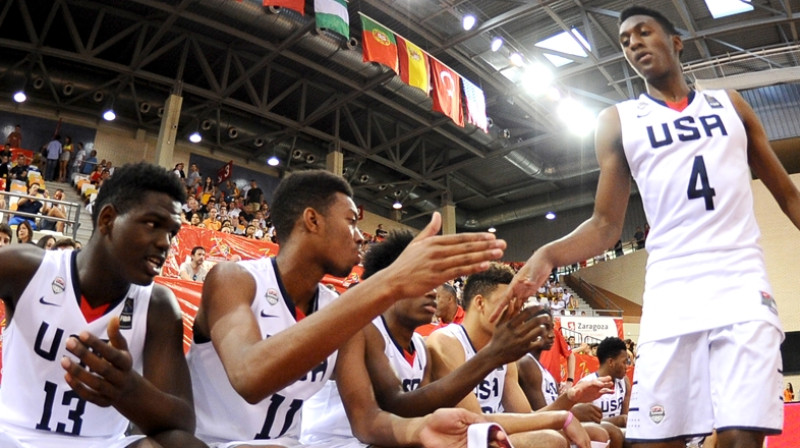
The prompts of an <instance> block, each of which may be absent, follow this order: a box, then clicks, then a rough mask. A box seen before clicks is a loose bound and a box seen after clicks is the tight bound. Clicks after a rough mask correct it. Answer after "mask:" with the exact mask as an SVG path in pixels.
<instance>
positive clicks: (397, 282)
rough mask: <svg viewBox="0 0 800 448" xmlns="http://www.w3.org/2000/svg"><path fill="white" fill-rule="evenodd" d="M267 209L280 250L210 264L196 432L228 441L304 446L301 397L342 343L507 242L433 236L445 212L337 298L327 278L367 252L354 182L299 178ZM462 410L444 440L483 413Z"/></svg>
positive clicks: (314, 386)
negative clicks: (376, 270)
mask: <svg viewBox="0 0 800 448" xmlns="http://www.w3.org/2000/svg"><path fill="white" fill-rule="evenodd" d="M271 213H272V220H273V224H274V226H275V229H276V231H277V233H278V238H279V243H280V246H281V249H280V253H279V254H278V256H277V257H276V258H264V259H260V260H254V261H245V262H240V263H222V264H218V265H217V266H216V267H214V269H212V271H211V272H210V273H209V274H208V276H207V277H206V282H205V284H204V287H203V300H202V302H201V305H200V310H199V312H198V314H197V319H196V320H195V327H194V338H195V344H194V345H193V346H192V348H191V350H190V352H189V366H190V369H191V372H192V378H193V386H194V391H195V397H196V411H197V417H198V430H197V434H198V436H199V437H200V438H201V439H203V440H206V441H208V442H213V443H217V444H220V445H221V446H238V445H241V444H245V445H273V446H284V447H291V446H296V445H298V443H299V442H298V438H299V435H300V434H299V429H300V415H301V409H302V407H303V403H304V401H305V400H306V399H308V398H310V397H311V396H312V395H314V393H316V392H317V391H318V390H319V389H321V388H322V386H323V385H324V384H325V382H326V381H327V380H328V378H329V377H330V375H331V371H332V370H333V367H334V365H335V364H336V349H337V348H339V346H341V345H342V344H343V343H344V342H345V341H347V340H348V339H349V338H350V337H351V336H353V335H354V334H355V333H356V332H357V331H359V330H360V329H361V328H363V327H364V326H365V325H367V324H369V323H370V321H371V320H372V319H373V318H374V317H376V316H377V315H378V314H380V313H381V312H382V311H384V310H385V309H386V308H388V307H389V306H390V305H391V304H392V303H394V302H395V301H396V300H399V299H401V298H404V297H413V296H418V295H422V294H424V293H425V292H426V291H429V290H431V289H433V288H434V287H436V286H438V285H440V284H442V283H443V282H444V281H445V280H448V279H450V278H453V277H456V276H457V275H461V274H463V273H465V272H475V271H479V270H482V269H486V268H487V267H488V260H491V259H494V258H499V257H500V256H502V252H503V249H504V248H505V242H503V241H500V240H495V238H494V237H493V236H492V235H491V234H458V235H447V236H434V235H435V234H436V233H437V232H438V231H439V226H440V222H441V217H440V216H439V214H438V213H437V214H434V217H433V219H432V221H431V223H430V224H429V225H428V226H427V227H426V228H425V229H423V230H422V232H421V233H420V235H418V237H417V239H415V240H414V243H412V244H411V245H410V246H409V247H408V249H407V250H406V251H405V252H404V253H403V255H402V256H400V257H399V258H398V259H397V260H396V261H395V262H394V263H393V264H392V265H391V266H390V267H389V268H387V269H385V270H383V271H381V272H379V273H377V274H375V275H374V276H373V277H371V278H370V279H368V280H366V281H364V282H362V283H361V284H359V285H358V286H356V287H354V288H352V289H350V290H349V291H347V292H345V293H344V294H343V295H342V297H341V298H339V299H336V300H334V299H335V294H334V293H332V292H331V291H330V290H329V289H327V288H326V287H324V286H322V285H320V284H319V281H320V280H321V279H322V277H323V276H324V275H325V274H331V275H334V276H340V277H344V276H346V275H348V274H349V273H350V270H351V269H352V268H353V266H354V265H355V264H356V263H358V262H359V260H360V255H359V247H360V245H361V242H362V236H361V232H360V231H359V230H358V227H357V223H358V210H357V209H356V206H355V203H354V202H353V199H352V190H351V189H350V186H349V184H348V183H347V182H346V181H345V180H344V179H342V178H341V177H338V176H335V175H333V174H331V173H328V172H325V171H305V172H300V173H295V174H292V175H290V176H289V177H287V178H285V179H283V180H282V181H281V183H280V185H278V188H277V189H276V190H275V193H274V199H273V203H272V208H271ZM454 412H458V411H454ZM457 415H459V416H460V417H459V418H457V419H456V418H454V419H452V421H451V422H449V423H451V424H452V425H453V427H451V428H445V429H449V430H452V431H453V432H454V433H456V434H455V437H456V439H454V440H450V439H447V438H446V437H445V436H447V435H446V434H443V433H441V432H439V433H438V434H437V435H439V436H441V438H442V439H441V440H438V442H439V445H440V446H447V445H448V444H450V443H453V442H454V441H455V440H458V439H457V437H458V436H459V435H460V436H462V437H463V438H464V440H465V436H466V426H464V425H463V422H464V421H466V420H468V419H473V420H477V419H478V417H477V416H474V415H472V414H469V413H463V414H457ZM386 423H387V424H388V425H390V426H391V425H392V424H396V425H398V428H399V429H396V430H394V433H395V434H396V435H397V436H403V437H405V438H401V439H400V440H398V441H397V444H400V445H408V444H420V443H421V442H422V441H421V440H420V438H419V434H418V433H419V431H412V430H409V429H410V428H417V429H419V428H422V427H427V428H430V425H428V423H430V422H429V421H428V420H425V421H423V420H422V419H416V420H414V421H411V422H409V421H397V420H392V419H389V421H387V422H386ZM401 426H402V427H401ZM439 429H440V430H441V428H439ZM459 431H461V433H459Z"/></svg>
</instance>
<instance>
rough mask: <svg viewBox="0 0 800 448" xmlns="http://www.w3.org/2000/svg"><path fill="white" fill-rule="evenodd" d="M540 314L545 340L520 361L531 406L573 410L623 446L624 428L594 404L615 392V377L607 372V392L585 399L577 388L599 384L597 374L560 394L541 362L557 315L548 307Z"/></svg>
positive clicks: (521, 380)
mask: <svg viewBox="0 0 800 448" xmlns="http://www.w3.org/2000/svg"><path fill="white" fill-rule="evenodd" d="M537 317H540V318H543V319H544V326H545V328H546V332H545V334H544V336H543V337H542V339H541V340H539V341H537V342H536V343H534V344H533V345H531V350H530V352H529V353H528V354H527V355H526V356H524V357H522V358H521V359H520V360H519V361H517V370H518V373H519V385H520V387H521V388H522V392H523V393H524V394H525V397H526V398H527V399H528V403H530V405H531V408H532V409H533V410H535V411H538V410H540V409H541V410H551V411H555V410H568V411H572V413H573V414H575V418H577V419H578V420H580V421H581V422H583V426H584V428H586V430H587V431H588V432H589V434H593V433H595V432H596V431H597V430H598V429H599V428H600V427H601V426H602V430H604V431H605V432H606V433H608V435H609V437H610V438H611V444H610V446H611V447H612V448H619V447H622V444H623V441H624V438H625V436H624V434H623V433H622V431H620V429H619V428H618V427H616V426H615V425H613V424H612V423H609V422H602V418H603V413H602V411H601V410H600V408H599V407H597V406H595V405H594V404H592V403H593V402H596V401H597V400H603V399H604V398H605V397H606V396H607V395H606V394H608V393H612V389H611V388H612V387H613V386H614V383H613V382H612V378H611V376H607V375H603V376H602V377H601V378H599V379H600V380H601V381H602V383H603V385H604V386H605V389H603V392H604V394H603V395H598V396H586V395H585V394H582V396H581V397H580V398H581V399H576V397H577V396H578V395H577V394H576V393H575V392H576V390H581V389H583V387H584V386H586V385H587V384H590V383H595V382H596V381H597V380H598V376H597V375H594V376H593V377H592V378H591V380H586V381H583V382H580V383H578V384H577V385H576V386H574V387H570V388H568V389H567V391H566V392H565V393H562V394H560V395H559V393H558V383H556V380H555V378H553V375H552V374H551V373H550V371H549V370H547V369H546V368H545V367H544V366H543V365H542V363H541V362H540V357H541V355H542V352H544V351H546V350H550V349H551V348H552V347H553V344H554V342H555V340H556V333H555V332H554V331H553V316H552V315H551V314H550V310H549V308H545V309H543V310H541V311H540V312H539V316H537ZM623 375H624V372H623Z"/></svg>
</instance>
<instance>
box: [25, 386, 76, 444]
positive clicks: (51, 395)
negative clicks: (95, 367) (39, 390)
mask: <svg viewBox="0 0 800 448" xmlns="http://www.w3.org/2000/svg"><path fill="white" fill-rule="evenodd" d="M57 391H58V385H56V384H55V383H51V382H50V381H46V382H45V383H44V393H45V398H44V409H42V419H41V420H39V423H38V424H37V425H36V429H40V430H44V431H52V429H51V428H50V417H51V416H52V415H53V404H54V402H55V401H56V392H57ZM72 400H76V401H77V403H76V404H75V407H74V408H72V409H70V411H69V413H67V418H69V419H70V420H72V429H71V430H70V431H67V425H66V424H64V423H57V424H56V432H60V433H62V434H72V435H75V436H79V435H80V434H81V425H82V424H83V419H81V417H82V416H83V411H84V410H85V409H86V400H84V399H82V398H81V397H79V396H78V394H77V393H75V391H74V390H68V391H65V392H64V395H63V396H62V398H61V404H62V405H63V406H69V405H70V404H72Z"/></svg>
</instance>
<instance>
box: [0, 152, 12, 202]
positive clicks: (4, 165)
mask: <svg viewBox="0 0 800 448" xmlns="http://www.w3.org/2000/svg"><path fill="white" fill-rule="evenodd" d="M10 157H11V153H10V152H9V151H8V145H6V148H4V149H3V150H2V151H0V179H2V180H3V183H4V185H5V187H4V189H5V190H6V191H8V190H9V187H10V186H11V164H10V163H8V159H9V158H10ZM0 200H2V201H3V205H2V208H5V196H2V195H0Z"/></svg>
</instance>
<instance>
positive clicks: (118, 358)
mask: <svg viewBox="0 0 800 448" xmlns="http://www.w3.org/2000/svg"><path fill="white" fill-rule="evenodd" d="M108 336H109V343H105V342H103V341H102V340H100V339H99V338H97V337H96V336H94V335H91V334H89V333H87V332H81V334H80V335H79V338H78V339H76V338H69V339H68V340H67V349H68V350H69V351H70V352H71V353H72V354H74V355H75V356H76V357H78V359H79V360H81V361H82V362H83V363H84V364H85V365H86V366H87V368H83V367H81V366H80V365H79V364H78V363H76V362H74V361H73V360H70V359H68V358H64V359H62V361H61V365H62V367H64V369H65V370H66V371H67V373H66V375H65V378H66V379H67V382H68V383H69V385H70V386H71V387H72V389H73V390H75V392H77V393H78V395H79V396H80V397H81V398H83V399H85V400H87V401H90V402H92V403H95V404H97V405H98V406H113V407H114V408H116V409H117V410H118V411H119V412H120V414H122V415H124V416H125V417H126V418H128V419H129V420H130V421H131V422H132V423H133V424H134V425H136V426H137V427H138V428H139V429H140V430H141V431H142V432H143V433H144V434H146V435H155V434H157V433H159V432H162V431H167V430H173V429H180V430H184V431H187V432H189V433H193V432H194V426H195V416H194V408H193V403H192V387H191V384H192V383H191V379H190V378H189V368H188V366H187V364H186V358H185V357H184V356H183V322H182V320H181V313H180V309H179V307H178V303H177V301H176V299H175V296H174V295H173V294H172V291H170V290H169V289H167V288H166V287H163V286H161V285H155V286H154V288H153V294H152V296H151V299H150V307H149V309H148V316H147V337H146V340H145V344H144V353H143V366H144V369H143V374H142V375H139V374H138V373H136V372H135V371H133V370H132V365H133V360H132V359H131V355H130V353H129V352H128V351H127V349H128V346H127V341H126V340H125V338H124V337H123V336H122V335H121V334H120V332H119V319H118V318H114V319H112V320H111V322H110V323H109V325H108ZM88 349H91V350H88ZM98 354H99V355H100V356H98Z"/></svg>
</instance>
